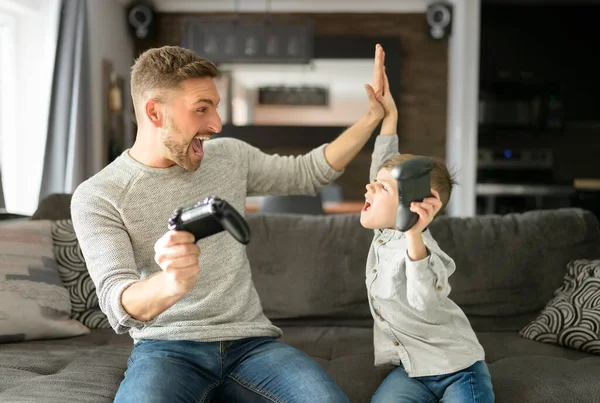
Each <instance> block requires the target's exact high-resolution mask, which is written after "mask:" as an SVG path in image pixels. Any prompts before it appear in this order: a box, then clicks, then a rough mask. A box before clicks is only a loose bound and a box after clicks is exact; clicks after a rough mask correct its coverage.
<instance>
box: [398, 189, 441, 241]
mask: <svg viewBox="0 0 600 403" xmlns="http://www.w3.org/2000/svg"><path fill="white" fill-rule="evenodd" d="M431 194H432V195H433V196H434V197H426V198H425V199H423V201H422V202H412V203H411V204H410V211H412V212H413V213H417V214H418V215H419V220H418V221H417V223H416V224H415V225H413V227H412V228H411V229H409V230H408V231H406V235H407V236H412V235H420V234H421V232H423V230H424V229H425V228H427V226H429V224H431V221H433V218H434V217H435V215H436V214H437V213H438V212H439V211H440V210H441V208H442V202H441V200H440V195H439V193H438V192H436V191H435V190H433V189H431Z"/></svg>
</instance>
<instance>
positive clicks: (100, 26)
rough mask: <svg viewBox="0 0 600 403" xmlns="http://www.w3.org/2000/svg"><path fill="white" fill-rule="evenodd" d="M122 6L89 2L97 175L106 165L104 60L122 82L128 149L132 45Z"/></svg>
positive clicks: (104, 0)
mask: <svg viewBox="0 0 600 403" xmlns="http://www.w3.org/2000/svg"><path fill="white" fill-rule="evenodd" d="M125 7H126V5H125V4H124V2H122V1H119V0H101V1H98V0H92V1H88V39H89V49H90V69H91V81H92V82H91V91H90V94H91V97H92V98H91V106H92V133H90V136H92V139H93V149H94V150H95V153H94V155H93V156H90V157H91V158H93V167H94V170H95V171H96V172H97V171H100V170H101V169H102V168H104V166H105V165H106V161H105V159H104V158H105V154H106V151H105V150H104V148H103V147H104V139H103V137H104V132H103V124H104V122H103V115H102V114H103V108H104V103H105V101H104V99H103V98H102V96H103V94H104V91H103V88H102V85H103V83H102V61H103V60H104V59H105V58H107V59H110V60H111V61H112V63H113V68H114V69H115V71H116V72H117V74H119V75H121V76H122V77H123V78H124V79H125V94H124V99H125V116H126V120H125V124H126V126H125V130H126V132H127V133H128V134H129V135H130V136H131V138H129V139H126V140H128V142H127V145H128V146H129V145H131V144H132V143H131V142H132V139H133V135H134V134H133V133H131V127H132V123H131V119H130V118H129V117H130V116H131V114H132V106H131V102H130V100H131V96H130V93H129V74H130V73H129V70H130V67H131V64H132V63H133V60H132V58H133V56H134V55H133V41H132V39H131V36H130V35H129V32H128V31H127V25H126V18H125Z"/></svg>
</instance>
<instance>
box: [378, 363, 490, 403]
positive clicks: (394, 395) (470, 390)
mask: <svg viewBox="0 0 600 403" xmlns="http://www.w3.org/2000/svg"><path fill="white" fill-rule="evenodd" d="M371 402H372V403H434V402H444V403H493V402H494V391H493V389H492V378H491V376H490V372H489V370H488V367H487V365H486V363H485V362H484V361H477V362H476V363H475V364H473V365H471V366H470V367H468V368H465V369H463V370H462V371H458V372H454V373H452V374H446V375H437V376H421V377H415V378H409V376H408V374H407V373H406V371H405V370H404V367H402V366H399V367H397V368H396V369H394V370H393V371H392V372H390V374H389V375H388V376H387V378H385V379H384V380H383V382H382V383H381V385H379V388H378V389H377V391H376V392H375V394H374V395H373V399H372V400H371Z"/></svg>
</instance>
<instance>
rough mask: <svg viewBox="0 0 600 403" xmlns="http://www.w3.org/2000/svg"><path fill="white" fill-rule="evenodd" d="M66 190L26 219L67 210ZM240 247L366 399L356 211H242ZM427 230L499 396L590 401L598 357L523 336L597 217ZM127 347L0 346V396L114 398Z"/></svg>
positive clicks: (516, 218)
mask: <svg viewBox="0 0 600 403" xmlns="http://www.w3.org/2000/svg"><path fill="white" fill-rule="evenodd" d="M68 205H69V196H68V195H54V196H51V197H49V198H48V199H46V200H45V201H44V202H43V203H42V204H41V205H40V208H39V210H38V211H37V212H36V214H34V216H33V219H59V218H68V217H69V210H68ZM247 218H248V222H249V224H250V227H251V230H252V236H253V238H252V242H251V243H250V245H249V246H248V255H249V258H250V261H251V263H252V267H253V276H254V281H255V283H256V286H257V288H258V291H259V294H260V295H261V299H262V303H263V306H264V309H265V312H266V314H267V316H269V317H270V318H271V319H272V320H273V321H274V322H275V323H276V324H277V325H279V326H281V327H282V329H283V331H284V333H285V336H284V337H283V339H282V341H283V342H286V343H289V344H291V345H293V346H295V347H297V348H299V349H301V350H303V351H305V352H306V353H307V354H309V355H310V356H311V357H313V358H314V359H315V360H316V361H317V362H319V363H320V364H321V365H323V367H324V368H325V369H326V371H327V372H328V373H329V374H330V375H331V376H332V377H333V378H334V379H335V380H336V381H337V383H338V384H339V385H340V386H341V387H342V388H343V390H344V391H345V392H346V393H347V395H348V397H349V398H350V400H351V401H352V402H356V403H360V402H368V401H369V399H370V396H371V395H372V393H373V392H374V391H375V389H376V388H377V386H378V385H379V383H380V382H381V381H382V380H383V379H384V377H385V376H386V375H387V373H388V372H389V371H390V369H391V368H390V367H374V366H373V347H372V328H371V327H372V320H371V317H370V314H369V309H368V303H367V300H366V293H365V287H364V273H365V261H366V254H367V250H368V245H369V242H370V240H371V237H372V232H371V231H368V230H365V229H363V228H362V227H361V226H360V224H359V222H358V216H357V215H353V214H350V215H326V216H303V215H266V214H258V213H257V214H249V215H248V217H247ZM430 228H431V231H432V233H433V234H434V236H435V237H436V239H437V240H438V242H439V244H440V245H441V247H442V248H443V249H444V250H445V251H446V252H447V253H448V254H449V255H450V256H452V257H453V258H454V259H455V261H456V263H457V271H456V273H455V274H454V275H453V276H452V277H451V284H452V286H453V291H452V293H451V297H452V298H453V299H454V301H456V302H457V303H458V304H459V305H460V306H461V307H462V308H463V309H464V310H465V312H466V313H467V315H468V316H469V319H470V320H471V323H472V325H473V327H474V328H475V330H476V331H477V334H478V337H479V339H480V341H481V343H482V344H483V346H484V348H485V351H486V355H487V358H486V359H487V361H488V363H489V366H490V370H491V373H492V378H493V383H494V389H495V393H496V398H497V402H501V403H521V402H557V403H558V402H560V403H568V402H573V403H575V402H577V403H585V402H590V403H591V402H598V401H600V382H599V381H598V380H599V379H600V356H594V355H590V354H587V353H583V352H579V351H575V350H571V349H566V348H562V347H558V346H555V345H551V344H543V343H539V342H534V341H530V340H526V339H523V338H521V337H520V336H519V335H518V331H519V329H521V328H522V327H523V326H524V325H526V324H527V323H529V321H530V320H532V319H533V318H535V317H536V316H537V314H538V313H539V312H540V310H541V309H542V308H543V307H544V305H545V304H546V303H547V302H548V301H549V300H550V299H551V298H552V295H553V292H554V290H555V289H556V288H557V287H559V286H560V285H561V284H562V279H563V276H564V274H565V270H566V269H565V267H566V264H567V262H569V261H570V260H573V259H581V258H598V257H600V231H599V228H598V222H597V220H596V218H595V216H594V215H592V214H591V213H589V212H587V211H583V210H577V209H565V210H553V211H538V212H530V213H526V214H522V215H509V216H504V217H500V216H481V217H476V218H451V217H440V218H438V219H437V220H435V221H434V222H433V223H432V224H431V227H430ZM131 348H132V342H131V340H130V338H129V336H128V335H116V334H115V333H114V332H113V331H112V330H108V329H107V330H94V331H92V333H91V334H89V335H85V336H81V337H76V338H70V339H60V340H41V341H29V342H20V343H12V344H1V345H0V401H1V402H48V403H53V402H56V403H59V402H60V403H64V402H77V403H81V402H111V401H112V399H113V397H114V394H115V393H116V390H117V388H118V386H119V382H120V381H121V379H122V376H123V372H124V370H125V368H126V365H127V358H128V355H129V353H130V351H131Z"/></svg>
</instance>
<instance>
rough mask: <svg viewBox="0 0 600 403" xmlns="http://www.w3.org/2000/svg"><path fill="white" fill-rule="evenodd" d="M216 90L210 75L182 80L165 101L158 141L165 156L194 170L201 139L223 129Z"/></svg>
mask: <svg viewBox="0 0 600 403" xmlns="http://www.w3.org/2000/svg"><path fill="white" fill-rule="evenodd" d="M219 101H220V98H219V93H218V91H217V87H216V85H215V82H214V80H213V79H212V78H210V77H205V78H194V79H189V80H186V81H183V82H182V83H181V89H179V90H175V91H173V92H172V93H171V97H170V99H169V101H168V103H167V104H166V105H165V114H164V122H163V125H162V127H161V141H162V143H163V145H164V147H165V151H164V154H165V155H164V158H165V159H167V160H169V161H172V162H173V163H175V164H177V165H179V166H180V167H182V168H185V169H186V170H188V171H191V172H193V171H196V170H197V169H198V168H199V167H200V163H201V162H202V158H203V157H204V141H205V140H208V139H210V138H211V137H212V135H213V134H215V133H219V132H220V131H221V129H222V126H221V118H220V117H219V114H218V113H217V106H218V105H219Z"/></svg>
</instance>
